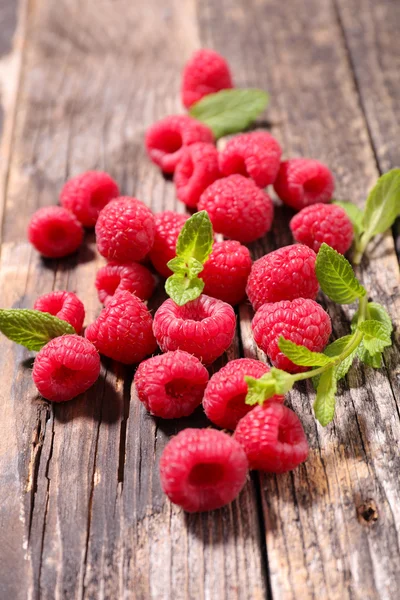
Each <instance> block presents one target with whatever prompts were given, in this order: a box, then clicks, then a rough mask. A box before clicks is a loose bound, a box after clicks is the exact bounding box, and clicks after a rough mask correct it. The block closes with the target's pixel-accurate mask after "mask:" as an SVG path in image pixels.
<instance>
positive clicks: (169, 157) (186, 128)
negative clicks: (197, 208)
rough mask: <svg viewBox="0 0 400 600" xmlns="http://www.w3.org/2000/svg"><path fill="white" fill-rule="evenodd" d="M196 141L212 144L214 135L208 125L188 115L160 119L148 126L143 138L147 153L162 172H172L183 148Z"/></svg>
mask: <svg viewBox="0 0 400 600" xmlns="http://www.w3.org/2000/svg"><path fill="white" fill-rule="evenodd" d="M196 142H205V143H206V144H212V143H213V142H214V135H213V132H212V131H211V129H210V128H209V127H207V126H206V125H204V124H203V123H200V121H197V120H196V119H193V118H192V117H189V116H188V115H173V116H171V117H165V118H164V119H161V121H158V122H157V123H155V124H154V125H151V127H149V128H148V130H147V132H146V140H145V143H146V148H147V152H148V155H149V156H150V158H151V160H152V161H153V162H154V163H155V164H156V165H158V166H159V167H160V168H161V169H162V171H164V173H173V172H174V171H175V167H176V165H177V164H178V162H179V161H180V160H181V158H182V153H183V148H184V147H185V146H190V144H195V143H196Z"/></svg>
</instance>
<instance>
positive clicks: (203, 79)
mask: <svg viewBox="0 0 400 600" xmlns="http://www.w3.org/2000/svg"><path fill="white" fill-rule="evenodd" d="M229 88H233V83H232V77H231V73H230V70H229V66H228V63H227V62H226V60H225V59H224V58H223V57H222V56H221V55H220V54H218V52H214V50H208V49H206V48H203V49H202V50H197V52H195V53H194V54H193V55H192V57H191V58H190V59H189V60H188V62H187V63H186V65H185V67H184V69H183V73H182V86H181V98H182V104H183V105H184V106H185V107H186V108H189V107H190V106H192V104H194V103H195V102H198V101H199V100H201V98H203V96H207V95H208V94H214V93H215V92H219V91H220V90H225V89H229Z"/></svg>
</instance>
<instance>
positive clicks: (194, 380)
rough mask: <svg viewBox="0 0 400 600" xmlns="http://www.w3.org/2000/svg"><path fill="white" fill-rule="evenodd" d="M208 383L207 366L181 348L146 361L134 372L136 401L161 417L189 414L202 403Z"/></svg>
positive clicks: (174, 417)
mask: <svg viewBox="0 0 400 600" xmlns="http://www.w3.org/2000/svg"><path fill="white" fill-rule="evenodd" d="M207 382H208V372H207V369H206V368H205V367H204V366H203V365H202V364H201V362H200V361H199V360H198V359H197V358H196V357H195V356H192V355H191V354H188V353H187V352H183V351H182V350H175V352H167V353H166V354H161V355H158V356H153V357H152V358H149V359H148V360H145V361H144V362H142V363H141V364H140V365H139V367H138V370H137V371H136V374H135V384H136V389H137V393H138V396H139V400H140V401H141V402H143V404H144V405H145V407H146V409H147V410H148V411H149V412H151V414H152V415H155V416H156V417H162V418H163V419H176V418H179V417H187V416H188V415H190V414H191V413H192V412H193V411H194V409H195V408H197V407H198V406H199V404H201V400H202V398H203V394H204V390H205V387H206V385H207Z"/></svg>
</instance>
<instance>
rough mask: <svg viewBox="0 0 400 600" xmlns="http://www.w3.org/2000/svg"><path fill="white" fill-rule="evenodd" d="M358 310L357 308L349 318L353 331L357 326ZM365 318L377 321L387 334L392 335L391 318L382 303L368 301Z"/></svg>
mask: <svg viewBox="0 0 400 600" xmlns="http://www.w3.org/2000/svg"><path fill="white" fill-rule="evenodd" d="M359 315H360V311H359V310H358V311H357V312H356V313H355V315H354V316H353V318H352V320H351V330H352V331H355V330H356V329H357V326H358V319H359ZM367 319H373V320H374V321H379V323H381V324H382V325H383V326H384V328H385V329H386V332H387V334H388V336H389V337H390V336H391V335H392V331H393V324H392V320H391V318H390V316H389V313H388V312H387V310H386V308H385V307H384V306H382V304H378V303H377V302H368V304H367Z"/></svg>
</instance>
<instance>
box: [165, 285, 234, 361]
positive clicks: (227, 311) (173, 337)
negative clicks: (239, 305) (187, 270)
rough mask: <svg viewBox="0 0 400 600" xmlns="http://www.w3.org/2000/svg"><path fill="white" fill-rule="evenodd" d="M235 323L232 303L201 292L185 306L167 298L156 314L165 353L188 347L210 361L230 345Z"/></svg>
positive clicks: (194, 353)
mask: <svg viewBox="0 0 400 600" xmlns="http://www.w3.org/2000/svg"><path fill="white" fill-rule="evenodd" d="M235 326H236V317H235V313H234V311H233V308H232V307H231V306H229V304H226V303H225V302H222V301H221V300H216V299H215V298H209V297H208V296H205V295H204V294H202V295H201V296H200V297H199V298H196V300H192V301H191V302H188V303H187V304H184V305H183V306H178V305H177V304H175V302H174V301H173V300H171V299H169V300H166V302H164V303H163V304H162V305H161V306H160V308H159V309H158V310H157V312H156V314H155V315H154V323H153V330H154V335H155V336H156V339H157V342H158V345H159V346H160V348H161V350H162V351H163V352H166V351H167V350H178V349H179V350H185V351H186V352H189V354H193V355H194V356H196V357H197V358H199V359H200V360H201V361H202V362H203V363H205V364H210V363H212V362H214V360H216V359H217V358H218V357H219V356H221V354H223V352H225V350H227V349H228V348H229V346H230V345H231V342H232V340H233V336H234V334H235Z"/></svg>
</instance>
